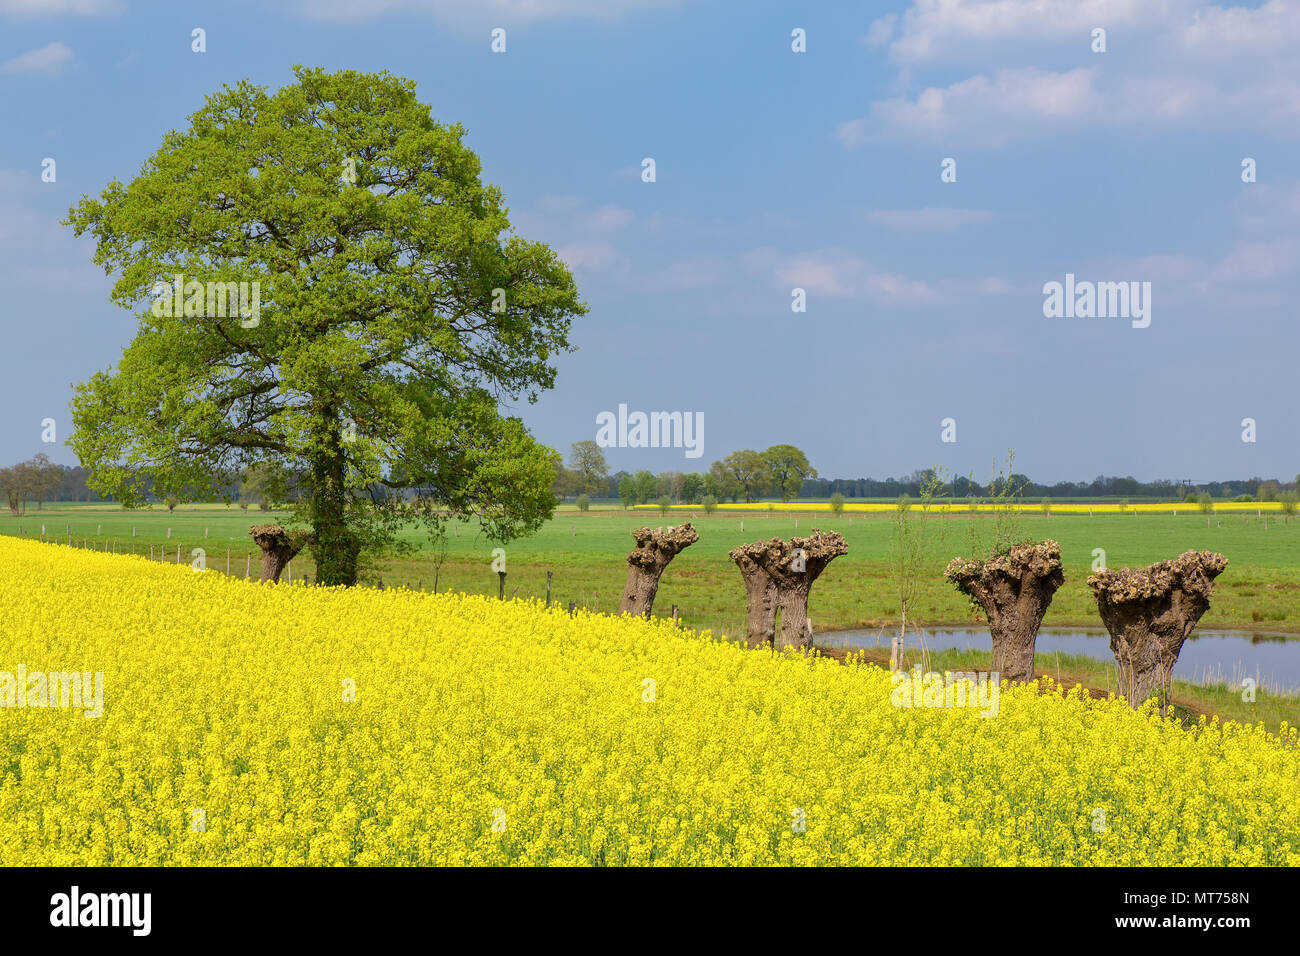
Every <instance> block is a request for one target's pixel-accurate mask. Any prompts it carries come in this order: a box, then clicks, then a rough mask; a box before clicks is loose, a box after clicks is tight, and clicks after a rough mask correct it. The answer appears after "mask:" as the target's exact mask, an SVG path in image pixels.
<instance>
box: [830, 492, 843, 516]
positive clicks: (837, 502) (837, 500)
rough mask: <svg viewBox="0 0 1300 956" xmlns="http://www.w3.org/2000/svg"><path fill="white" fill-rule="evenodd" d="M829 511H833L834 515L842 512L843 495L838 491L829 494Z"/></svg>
mask: <svg viewBox="0 0 1300 956" xmlns="http://www.w3.org/2000/svg"><path fill="white" fill-rule="evenodd" d="M831 511H833V512H835V516H836V517H839V516H840V515H842V514H844V496H843V495H842V494H840V493H839V492H838V491H837V492H835V494H833V495H831Z"/></svg>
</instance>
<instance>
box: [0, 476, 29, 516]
mask: <svg viewBox="0 0 1300 956" xmlns="http://www.w3.org/2000/svg"><path fill="white" fill-rule="evenodd" d="M0 494H3V495H4V498H5V503H6V504H7V505H8V506H9V512H10V514H14V515H18V514H20V513H21V508H22V505H23V500H24V499H23V491H22V481H21V479H20V478H19V476H18V471H17V466H12V465H11V466H10V467H8V468H0Z"/></svg>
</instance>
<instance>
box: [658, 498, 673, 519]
mask: <svg viewBox="0 0 1300 956" xmlns="http://www.w3.org/2000/svg"><path fill="white" fill-rule="evenodd" d="M672 506H673V499H672V498H670V497H668V496H667V495H660V496H659V513H660V514H661V515H665V516H666V515H667V514H668V511H669V509H670V508H672Z"/></svg>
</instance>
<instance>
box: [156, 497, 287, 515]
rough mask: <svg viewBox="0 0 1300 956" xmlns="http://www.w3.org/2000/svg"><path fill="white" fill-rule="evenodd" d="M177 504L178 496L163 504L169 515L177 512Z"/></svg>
mask: <svg viewBox="0 0 1300 956" xmlns="http://www.w3.org/2000/svg"><path fill="white" fill-rule="evenodd" d="M177 503H178V502H177V500H176V496H175V495H168V496H167V497H166V498H164V499H163V504H165V505H166V506H167V513H168V514H171V513H172V512H173V511H175V510H176V505H177ZM263 510H265V509H263Z"/></svg>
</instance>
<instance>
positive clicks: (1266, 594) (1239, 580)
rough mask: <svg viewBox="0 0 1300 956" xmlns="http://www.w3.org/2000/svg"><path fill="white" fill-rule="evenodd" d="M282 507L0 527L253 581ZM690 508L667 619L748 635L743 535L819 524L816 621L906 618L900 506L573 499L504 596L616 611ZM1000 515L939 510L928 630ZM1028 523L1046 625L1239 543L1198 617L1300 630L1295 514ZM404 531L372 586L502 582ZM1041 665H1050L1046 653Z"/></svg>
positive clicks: (1084, 613)
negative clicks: (821, 545) (1132, 578)
mask: <svg viewBox="0 0 1300 956" xmlns="http://www.w3.org/2000/svg"><path fill="white" fill-rule="evenodd" d="M758 507H759V508H760V509H761V508H762V507H763V506H762V505H759V506H758ZM280 517H282V516H280V515H278V513H276V512H270V513H263V512H259V511H257V510H256V509H250V510H249V511H248V512H247V513H243V512H241V511H240V509H239V508H238V507H229V508H228V507H226V506H225V505H181V506H178V507H177V509H176V511H175V512H174V513H171V514H169V513H168V512H167V510H166V508H164V507H161V506H155V507H154V508H151V509H147V510H141V511H133V512H128V511H124V510H123V509H122V508H121V507H120V506H118V505H116V504H67V503H55V504H50V505H46V506H45V507H44V508H43V509H41V510H39V511H38V510H34V509H33V510H29V511H28V513H27V515H26V516H25V517H22V518H18V517H14V516H11V515H5V516H4V517H2V518H0V533H5V534H18V533H19V527H20V526H21V528H22V533H24V534H25V535H26V536H28V537H37V536H39V534H40V531H41V525H42V524H44V526H45V530H46V534H47V537H48V538H51V539H54V540H60V541H64V542H66V541H67V540H68V535H69V533H70V534H71V537H72V539H73V540H74V543H77V544H80V543H81V542H82V541H83V540H84V541H85V542H86V544H87V545H88V546H94V547H98V548H101V549H102V548H103V547H104V546H105V544H106V543H107V544H108V546H109V548H110V549H111V550H117V549H120V550H122V551H124V552H128V553H129V552H131V551H133V550H134V551H135V552H136V553H140V554H145V555H147V554H149V551H150V547H151V546H152V548H153V553H154V556H155V558H157V559H159V560H162V559H163V554H164V553H165V554H166V560H168V561H172V562H174V561H175V560H176V551H177V549H178V548H179V549H180V551H181V558H182V560H183V561H184V562H186V563H188V562H190V560H191V557H190V555H191V551H192V549H194V548H203V549H204V551H205V553H206V560H207V566H208V568H209V569H210V570H214V571H220V572H224V571H225V570H226V567H227V563H226V562H227V551H229V555H230V558H229V561H230V570H231V573H232V574H235V575H237V576H240V577H242V576H243V575H244V572H245V568H246V567H247V566H249V565H250V564H251V568H252V575H253V577H256V576H257V573H258V558H257V555H256V547H255V546H254V545H253V544H252V541H251V539H250V538H249V535H248V527H249V525H251V524H259V523H263V522H266V521H272V520H277V519H278V518H280ZM684 520H691V521H692V522H693V523H694V525H695V527H696V528H697V529H698V530H699V533H700V540H699V542H698V543H696V544H695V545H693V546H692V547H690V548H688V549H687V550H686V551H684V552H682V553H681V554H680V555H679V556H678V557H677V558H676V559H675V560H674V561H673V563H672V564H671V565H670V566H669V568H668V570H667V571H666V572H665V574H664V576H663V579H662V581H661V583H660V587H659V593H658V596H657V598H656V601H655V613H656V614H658V615H663V616H668V615H669V614H670V613H671V608H672V606H673V605H674V604H676V605H678V607H679V613H680V619H681V621H682V622H683V624H684V625H685V626H688V627H692V628H695V629H697V630H703V629H706V628H707V629H710V630H712V631H713V632H714V633H715V634H717V633H725V634H728V635H738V634H741V633H743V626H744V620H745V594H744V589H743V588H742V587H741V578H740V573H739V572H738V571H737V570H736V568H735V566H734V565H733V564H732V563H731V561H730V559H729V558H728V557H727V552H728V551H729V550H730V549H731V548H733V547H735V546H737V545H739V544H742V543H744V542H746V541H755V540H759V539H763V538H770V537H773V536H779V537H782V538H789V537H791V536H792V535H800V534H807V533H808V532H809V531H811V530H812V529H813V528H814V527H821V528H823V529H827V530H835V531H838V532H840V533H841V534H842V535H843V536H844V538H845V540H846V541H847V542H848V546H849V553H848V554H847V555H846V556H844V557H841V558H838V559H836V560H835V561H834V562H833V563H832V564H831V565H830V567H829V568H828V569H827V570H826V571H825V572H824V573H823V575H822V576H821V578H820V579H819V580H818V582H817V584H816V585H815V586H814V588H813V592H812V600H811V602H810V613H811V617H812V620H813V623H814V627H815V629H816V630H817V631H827V630H842V629H849V628H885V627H888V626H889V625H890V624H891V623H895V622H896V621H897V616H898V601H897V598H896V597H895V596H894V595H893V591H892V586H891V581H890V578H889V570H888V561H887V554H888V546H889V533H890V519H889V516H888V515H879V516H876V515H871V516H854V517H853V518H852V519H850V518H849V517H848V516H842V517H840V518H835V517H833V516H831V515H827V514H791V513H783V514H770V513H767V512H764V511H761V510H759V511H755V512H752V513H735V512H730V513H727V514H721V513H715V514H714V515H711V516H706V515H705V514H704V512H703V511H702V510H700V511H696V512H682V511H674V512H672V513H670V515H669V516H668V517H667V518H663V517H661V516H660V514H659V513H658V512H657V511H654V512H647V511H645V510H641V511H635V512H628V511H624V510H622V509H621V508H603V509H602V508H597V509H594V510H592V511H590V512H586V513H582V512H578V511H577V510H576V509H573V508H572V507H568V508H561V509H560V510H558V511H557V512H556V515H555V517H554V518H553V519H552V520H551V521H550V522H548V523H547V524H546V526H545V527H544V528H543V529H542V530H541V531H540V532H539V533H538V534H536V535H534V536H533V537H531V538H528V539H525V540H520V541H515V542H512V543H509V544H506V545H505V549H506V562H507V563H506V567H507V580H506V596H507V597H510V596H518V597H543V596H544V595H545V594H546V574H547V572H548V571H550V572H551V573H552V600H554V601H556V602H559V603H561V604H568V603H569V602H570V601H572V602H575V603H577V604H578V605H579V606H585V607H588V608H591V609H594V610H599V611H609V612H612V611H615V610H616V609H617V607H618V602H619V597H620V595H621V593H622V588H623V583H624V579H625V575H626V565H625V563H624V559H625V557H626V555H627V553H628V551H629V550H630V549H631V547H632V543H633V542H632V538H631V535H630V533H629V532H630V531H631V529H632V528H634V527H637V526H640V525H650V526H652V527H653V526H658V525H661V524H669V523H675V522H680V521H684ZM991 520H992V519H991V518H988V517H970V516H968V515H953V516H950V517H946V518H941V519H934V524H933V525H932V528H933V529H934V531H935V532H937V533H939V534H941V535H942V544H941V549H940V550H939V551H938V553H939V554H940V555H941V557H940V558H937V559H936V561H935V563H934V567H933V572H932V573H931V574H930V575H928V577H927V580H926V581H925V583H924V585H923V587H922V591H921V594H920V596H919V598H918V599H917V600H916V601H915V602H914V604H913V605H912V613H911V614H909V617H914V618H915V619H916V620H918V621H919V622H920V623H921V624H922V626H923V627H926V628H934V627H938V626H943V625H959V626H969V625H971V624H975V625H976V626H982V622H981V621H980V619H979V618H977V617H975V616H974V615H972V613H971V612H970V610H969V607H968V605H967V603H966V601H965V599H964V598H963V597H962V596H961V595H960V594H958V593H957V591H956V590H954V589H953V588H952V587H951V586H950V585H948V584H947V583H946V582H945V581H944V580H943V576H942V570H943V566H944V564H945V563H946V562H947V559H948V558H949V557H951V556H953V555H957V554H962V553H965V552H968V551H969V540H970V538H969V532H970V525H971V522H972V521H977V522H985V521H991ZM796 523H797V527H796ZM742 525H743V529H742ZM1021 526H1022V530H1023V533H1024V535H1025V536H1029V537H1033V538H1035V539H1042V538H1054V539H1056V540H1057V541H1058V542H1060V545H1061V552H1062V556H1063V559H1064V563H1065V573H1066V581H1065V584H1064V586H1063V587H1062V588H1061V589H1060V590H1059V591H1058V592H1057V594H1056V597H1055V599H1054V600H1053V602H1052V606H1051V608H1050V609H1049V611H1048V613H1047V617H1046V618H1045V620H1044V622H1043V626H1044V628H1052V627H1063V626H1085V627H1099V626H1100V620H1099V618H1098V616H1097V613H1096V609H1095V606H1094V603H1093V600H1092V595H1091V592H1090V591H1089V589H1088V587H1087V584H1086V580H1087V576H1088V574H1089V573H1090V571H1091V565H1092V562H1093V550H1094V549H1095V548H1103V549H1105V552H1106V563H1107V565H1108V566H1110V567H1122V566H1125V565H1145V564H1149V563H1151V562H1153V561H1158V560H1161V559H1165V558H1172V557H1175V556H1176V555H1178V554H1180V553H1181V552H1183V551H1185V550H1187V549H1189V548H1197V549H1201V548H1208V549H1212V550H1215V551H1219V552H1222V553H1223V554H1225V555H1227V557H1228V559H1229V565H1228V569H1227V570H1226V571H1225V572H1224V573H1223V575H1222V576H1221V577H1220V578H1219V579H1218V581H1217V582H1216V588H1215V597H1214V603H1213V606H1212V607H1211V608H1210V611H1209V612H1208V613H1207V614H1206V615H1205V616H1204V617H1203V618H1202V619H1201V622H1200V627H1201V628H1203V629H1205V628H1224V629H1233V630H1242V631H1275V632H1284V633H1288V634H1296V635H1300V520H1298V521H1291V522H1289V523H1288V522H1286V521H1284V520H1283V519H1282V517H1281V516H1274V517H1273V518H1271V519H1270V520H1269V521H1268V522H1267V529H1266V528H1265V525H1264V522H1262V521H1260V520H1259V519H1258V518H1257V517H1256V516H1255V515H1253V514H1232V515H1226V514H1225V515H1219V516H1214V517H1211V519H1210V521H1209V527H1207V526H1206V519H1205V516H1203V515H1200V514H1197V515H1191V514H1188V515H1181V514H1180V515H1178V516H1177V517H1173V516H1170V515H1119V514H1111V515H1097V516H1095V517H1088V516H1078V515H1069V516H1065V515H1053V516H1046V515H1041V514H1039V515H1025V516H1024V517H1023V518H1022V525H1021ZM65 529H67V530H65ZM133 529H134V532H135V534H134V537H133V536H132V531H133ZM168 529H170V532H171V533H170V537H169V536H168ZM205 532H206V536H205ZM405 535H406V539H407V540H408V541H409V542H410V543H412V544H413V545H415V546H417V547H419V548H420V550H418V551H417V552H415V553H414V554H411V555H404V556H395V557H388V558H384V559H381V560H380V561H379V562H378V564H377V566H376V569H375V571H374V572H373V573H372V574H371V575H369V577H370V580H371V583H375V581H376V580H377V579H382V580H383V583H384V585H385V586H388V587H391V586H407V587H412V588H414V587H417V586H419V587H422V588H424V589H425V590H432V589H433V587H434V579H435V573H436V574H437V581H438V588H439V589H440V590H446V589H448V588H450V589H455V590H460V591H467V592H471V593H480V594H496V593H497V587H498V580H497V575H496V573H495V572H494V571H493V570H492V566H491V563H492V550H493V548H494V547H497V546H499V544H498V543H497V542H493V541H489V540H488V539H487V538H486V537H484V536H483V535H482V534H481V533H480V532H479V531H478V529H477V527H476V526H474V525H472V524H464V523H461V524H458V525H455V526H454V534H453V535H452V536H449V538H448V541H447V549H446V557H445V560H444V561H443V563H442V565H441V568H438V567H437V562H436V554H435V552H434V550H433V548H432V546H431V545H430V544H429V542H428V539H427V536H425V535H424V534H423V533H422V532H421V531H419V530H418V529H415V528H411V529H409V530H408V531H407V532H406V533H405ZM250 556H251V561H250V560H249V559H250ZM292 570H293V576H294V578H295V580H301V579H302V578H303V577H306V578H308V579H311V578H313V577H314V575H315V569H314V567H313V565H312V562H311V558H310V555H309V554H307V553H304V554H302V555H300V556H299V557H298V558H297V559H295V560H294V562H293V568H292ZM1298 650H1300V647H1298ZM947 656H948V655H945V654H940V655H939V656H938V657H937V658H936V660H937V661H938V662H939V664H940V666H956V664H958V663H966V661H965V660H964V659H963V660H962V661H958V660H957V658H955V657H954V659H953V661H951V662H949V661H948V660H947ZM1040 666H1044V669H1046V668H1045V665H1042V663H1041V662H1040ZM1058 666H1060V667H1062V668H1063V669H1064V671H1065V672H1066V673H1068V674H1070V675H1072V676H1073V677H1074V678H1075V679H1077V680H1080V681H1082V682H1083V683H1085V684H1087V685H1088V686H1090V687H1094V688H1099V689H1106V681H1107V679H1109V680H1110V682H1111V683H1112V684H1113V679H1114V678H1113V673H1112V671H1113V667H1111V666H1110V665H1108V664H1107V663H1105V662H1100V663H1099V662H1097V661H1095V660H1093V659H1090V658H1062V659H1061V660H1060V661H1059V662H1058ZM1179 685H1180V687H1181V689H1176V693H1175V697H1176V699H1179V697H1180V694H1181V699H1182V700H1183V702H1185V703H1187V705H1188V706H1189V709H1191V710H1193V711H1194V710H1196V709H1200V710H1203V711H1205V712H1210V713H1217V714H1220V715H1221V716H1224V717H1231V718H1234V719H1242V720H1248V721H1253V720H1256V719H1266V720H1267V721H1269V722H1272V721H1273V720H1276V719H1289V720H1291V721H1292V722H1293V723H1294V722H1297V719H1300V701H1297V700H1293V699H1291V698H1282V699H1281V700H1280V701H1279V700H1276V699H1274V703H1275V704H1277V705H1278V706H1277V707H1276V708H1274V709H1273V710H1269V711H1268V713H1267V715H1266V710H1267V709H1266V708H1264V707H1262V706H1259V703H1256V704H1251V705H1242V704H1241V703H1240V701H1239V700H1238V696H1239V695H1238V693H1237V692H1236V691H1233V690H1232V689H1231V688H1222V689H1221V691H1215V690H1214V689H1213V688H1208V687H1203V686H1197V687H1192V686H1191V685H1185V684H1182V682H1179ZM1274 711H1276V712H1274Z"/></svg>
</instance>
